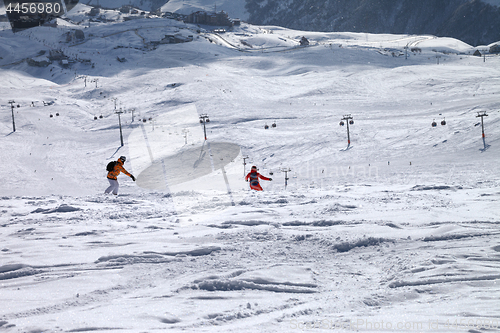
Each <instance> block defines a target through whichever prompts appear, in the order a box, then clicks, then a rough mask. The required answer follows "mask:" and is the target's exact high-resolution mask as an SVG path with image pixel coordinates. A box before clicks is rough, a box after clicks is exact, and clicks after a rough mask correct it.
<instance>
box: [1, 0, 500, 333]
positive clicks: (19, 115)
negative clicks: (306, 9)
mask: <svg viewBox="0 0 500 333" xmlns="http://www.w3.org/2000/svg"><path fill="white" fill-rule="evenodd" d="M86 10H88V7H86V6H85V5H82V4H79V5H78V6H77V7H76V8H75V10H74V11H73V14H72V15H73V16H70V18H71V17H72V18H73V21H74V22H75V23H76V22H81V23H80V24H81V25H82V26H88V22H85V21H84V20H85V15H84V13H85V11H86ZM105 14H106V15H109V17H110V18H112V17H115V16H114V15H115V13H113V12H112V11H109V12H106V13H105ZM82 20H83V22H82ZM67 29H69V28H67V27H61V28H57V29H54V28H47V27H38V28H34V29H30V30H26V31H24V32H21V33H17V34H13V33H12V32H10V31H9V30H2V31H0V39H1V43H0V77H1V82H2V89H1V90H0V104H1V108H2V110H3V111H2V114H1V115H0V141H1V146H2V149H1V150H0V160H1V161H2V162H1V163H0V175H1V179H2V182H1V183H0V212H1V215H0V226H1V229H0V230H1V233H0V237H1V244H2V245H1V246H0V250H1V251H0V280H1V282H2V283H1V285H0V302H1V304H3V305H4V306H2V308H1V310H0V328H1V330H2V331H4V332H53V331H64V332H68V331H69V332H85V331H97V332H100V331H107V332H109V331H119V332H145V331H154V330H169V331H172V332H181V331H183V332H185V331H189V332H295V331H305V330H307V331H325V330H335V331H338V332H351V331H362V332H371V331H377V332H395V331H397V332H436V331H439V332H455V331H457V332H471V333H472V332H474V333H475V332H486V331H487V332H500V328H499V327H500V326H499V325H500V323H499V320H500V313H499V309H498V306H497V304H498V298H499V297H500V289H499V286H498V281H499V280H500V274H499V268H500V243H499V242H498V235H499V233H500V229H499V221H500V210H499V205H498V203H499V199H500V174H499V173H498V163H499V160H500V153H499V146H500V142H499V136H500V126H499V121H500V114H499V106H500V102H499V95H498V91H499V90H498V88H499V86H500V81H499V78H500V59H499V57H498V56H493V55H489V54H488V55H486V57H484V58H483V57H475V56H472V53H473V52H474V51H475V49H473V48H472V47H470V46H468V45H466V44H464V43H462V42H460V41H458V40H454V39H450V38H436V37H433V36H406V35H404V36H403V35H399V36H396V35H371V34H354V33H348V32H345V33H317V32H300V31H293V30H288V29H283V28H280V27H270V26H266V27H264V26H263V27H258V26H251V25H247V24H242V26H241V27H239V28H235V29H234V30H233V31H228V32H226V33H224V34H215V33H213V32H211V31H210V30H208V27H197V26H192V25H186V24H184V23H181V22H178V21H173V20H167V19H137V20H131V21H127V22H123V21H120V22H109V23H92V24H91V25H90V27H88V28H85V29H84V32H85V36H86V37H85V40H83V41H80V42H66V39H65V37H64V33H65V32H66V31H67ZM170 34H172V35H173V34H177V35H181V36H183V37H190V36H192V38H193V40H192V41H191V42H188V43H180V44H158V45H156V43H155V42H157V41H159V40H161V38H163V37H164V36H165V35H170ZM302 36H305V37H306V38H308V40H309V42H310V44H309V46H307V47H301V46H300V45H299V41H300V39H301V38H302ZM406 46H407V47H408V50H405V47H406ZM483 48H484V49H485V48H486V46H485V47H483ZM483 48H479V49H481V50H482V49H483ZM54 49H58V50H62V51H63V52H64V54H66V55H67V56H68V57H69V60H70V63H71V66H70V67H69V68H64V67H62V66H61V65H60V64H59V63H58V62H57V61H54V62H53V63H52V64H50V65H48V66H47V67H34V66H30V65H29V64H28V63H27V61H26V59H27V58H37V59H38V57H42V58H43V57H44V56H45V57H47V55H48V54H49V51H50V50H54ZM412 49H413V50H412ZM40 51H46V52H45V54H44V55H42V54H41V53H40ZM406 51H407V52H406ZM438 63H439V64H438ZM10 100H13V101H15V103H14V106H15V108H14V109H13V111H14V116H15V125H16V131H15V132H13V128H12V115H11V108H10V104H9V103H8V102H9V101H10ZM17 105H19V107H17ZM117 111H122V112H123V113H122V114H121V115H120V120H121V124H122V134H123V139H124V146H121V141H120V129H119V125H118V115H117V114H116V112H117ZM482 111H484V112H487V114H488V116H487V117H485V118H484V127H485V133H486V136H485V138H484V141H483V138H482V133H481V124H480V122H481V120H480V118H477V114H478V112H482ZM57 114H59V115H57ZM348 114H350V115H351V116H352V117H353V120H354V124H352V125H350V127H349V129H350V139H351V144H350V145H349V146H348V144H347V129H346V126H343V127H342V126H339V122H340V120H341V119H342V118H343V117H344V116H345V115H348ZM51 115H52V117H51ZM201 115H208V116H209V118H210V122H208V123H206V134H207V139H208V140H205V138H204V131H203V126H202V125H201V124H200V123H199V117H200V116H201ZM100 116H102V118H101V117H100ZM95 117H96V118H97V119H95ZM433 120H435V121H436V122H437V126H436V127H432V126H431V123H432V122H433ZM442 120H446V125H444V126H442V125H441V124H440V123H441V121H442ZM272 124H276V127H272V126H271V125H272ZM265 125H268V126H269V128H268V129H265ZM121 155H125V156H127V162H126V163H125V165H124V167H125V168H126V169H127V170H128V171H129V172H131V173H132V174H134V175H135V176H136V177H137V181H136V182H135V183H134V182H133V181H132V180H131V179H130V178H128V177H125V176H123V175H122V176H120V177H119V178H118V180H119V182H120V193H119V195H118V196H117V197H115V196H108V195H104V194H103V192H104V189H105V188H106V187H107V186H108V182H107V181H106V171H105V167H106V164H107V162H108V161H110V160H113V159H117V158H118V157H119V156H121ZM244 161H246V163H247V164H246V165H245V166H244V164H243V162H244ZM251 165H256V166H258V167H259V172H260V173H262V174H263V175H266V176H270V177H272V178H273V181H271V182H265V181H262V186H263V188H264V192H262V193H256V192H250V191H249V190H248V187H247V186H248V184H247V183H245V182H244V179H243V177H244V175H245V172H248V171H249V169H250V167H251ZM283 170H290V171H289V172H287V173H286V175H287V177H288V178H289V179H288V181H287V187H286V188H285V173H284V172H283Z"/></svg>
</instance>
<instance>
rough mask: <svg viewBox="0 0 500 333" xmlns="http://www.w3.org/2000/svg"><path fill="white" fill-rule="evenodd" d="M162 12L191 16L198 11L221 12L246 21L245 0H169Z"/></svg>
mask: <svg viewBox="0 0 500 333" xmlns="http://www.w3.org/2000/svg"><path fill="white" fill-rule="evenodd" d="M161 9H162V11H164V12H173V13H180V14H185V15H187V14H191V13H192V12H196V11H199V10H204V11H207V12H213V11H215V10H217V12H219V11H221V10H223V11H225V12H226V13H228V14H229V17H231V18H239V19H242V20H246V19H248V13H247V11H246V10H245V0H219V1H212V0H193V1H181V0H170V1H168V2H167V3H166V4H165V5H163V6H162V7H161Z"/></svg>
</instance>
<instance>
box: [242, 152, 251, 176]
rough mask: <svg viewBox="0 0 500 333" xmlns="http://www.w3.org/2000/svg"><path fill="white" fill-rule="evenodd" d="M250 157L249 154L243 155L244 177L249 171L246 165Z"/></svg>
mask: <svg viewBox="0 0 500 333" xmlns="http://www.w3.org/2000/svg"><path fill="white" fill-rule="evenodd" d="M249 158H250V157H248V156H244V157H243V177H245V176H246V175H247V171H246V165H247V160H248V159H249Z"/></svg>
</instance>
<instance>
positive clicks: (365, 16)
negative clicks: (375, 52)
mask: <svg viewBox="0 0 500 333" xmlns="http://www.w3.org/2000/svg"><path fill="white" fill-rule="evenodd" d="M245 8H246V10H247V11H248V12H249V14H250V17H249V22H250V23H253V24H269V25H279V26H284V27H287V28H292V29H298V30H309V31H351V32H367V33H393V34H431V35H436V36H440V37H454V38H457V39H460V40H462V41H464V42H466V43H468V44H471V45H473V46H477V45H485V44H491V43H493V42H497V41H500V8H498V7H495V6H492V5H489V4H487V3H484V2H482V1H480V0H419V1H415V0H246V6H245Z"/></svg>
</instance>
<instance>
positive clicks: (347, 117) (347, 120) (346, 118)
mask: <svg viewBox="0 0 500 333" xmlns="http://www.w3.org/2000/svg"><path fill="white" fill-rule="evenodd" d="M344 121H345V123H344ZM344 124H347V147H349V146H350V145H351V135H350V133H349V125H354V120H353V119H352V116H351V115H350V114H347V115H345V116H344V118H342V120H341V121H340V126H344Z"/></svg>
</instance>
